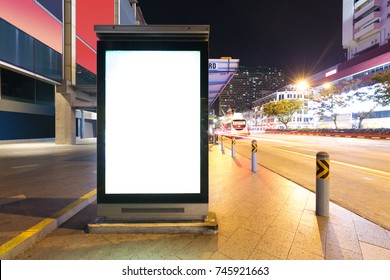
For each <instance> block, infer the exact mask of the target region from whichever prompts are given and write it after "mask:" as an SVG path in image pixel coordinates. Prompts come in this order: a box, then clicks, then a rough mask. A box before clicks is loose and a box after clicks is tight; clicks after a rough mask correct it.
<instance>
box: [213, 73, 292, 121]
mask: <svg viewBox="0 0 390 280" xmlns="http://www.w3.org/2000/svg"><path fill="white" fill-rule="evenodd" d="M285 85H287V82H286V78H285V76H284V75H283V73H282V71H281V70H279V69H277V68H271V67H245V66H240V67H239V68H238V70H237V72H236V73H235V75H234V77H233V78H232V80H231V81H230V83H229V84H228V85H227V86H226V87H225V89H224V90H223V91H222V92H221V94H220V96H219V106H220V107H219V108H220V114H222V115H223V114H224V112H225V113H226V112H227V110H228V109H229V108H231V109H232V110H233V111H234V112H244V111H249V110H251V108H252V103H253V101H255V100H257V99H259V98H262V97H264V96H267V95H268V94H271V93H272V92H274V91H275V90H276V89H278V88H281V87H283V86H285Z"/></svg>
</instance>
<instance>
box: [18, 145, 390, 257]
mask: <svg viewBox="0 0 390 280" xmlns="http://www.w3.org/2000/svg"><path fill="white" fill-rule="evenodd" d="M209 157H210V158H209V169H210V183H209V186H210V211H212V212H215V213H216V215H217V218H218V224H219V232H218V234H217V235H213V236H208V235H164V234H143V235H142V234H86V233H84V231H83V229H84V228H85V226H86V225H87V224H88V223H90V222H91V221H93V220H94V219H95V218H96V204H95V203H92V204H90V205H89V206H87V207H86V208H85V209H84V210H82V211H81V212H79V213H78V214H76V215H75V216H74V217H73V218H71V219H70V220H69V221H67V222H65V223H64V224H62V225H61V226H60V227H59V228H58V229H57V230H55V231H54V232H52V233H51V234H49V235H48V236H47V237H46V238H44V239H43V240H42V241H40V242H38V243H36V244H35V246H33V247H32V248H31V249H30V250H27V251H26V252H24V253H23V254H20V255H18V256H17V257H16V259H72V260H73V259H74V260H77V259H93V260H97V259H113V260H114V259H155V260H160V259H170V260H175V259H184V260H191V259H199V260H201V259H215V260H225V259H226V260H230V259H234V260H248V259H265V260H274V259H283V260H285V259H288V260H290V259H291V260H306V259H309V260H323V259H327V260H350V259H352V260H361V259H365V260H368V259H381V260H390V232H389V231H387V230H385V229H383V228H381V227H379V226H377V225H375V224H373V223H371V222H369V221H367V220H365V219H363V218H361V217H359V216H357V215H355V214H354V213H351V212H349V211H348V210H346V209H344V208H342V207H340V206H337V205H335V204H333V203H331V204H330V217H329V218H326V217H317V216H316V215H315V194H313V193H311V192H310V191H308V190H306V189H304V188H302V187H300V186H298V185H297V184H295V183H293V182H291V181H289V180H287V179H285V178H283V177H281V176H279V175H277V174H275V173H273V172H271V171H269V170H267V169H265V168H263V167H261V166H259V167H258V171H257V172H256V173H252V172H251V162H250V160H249V159H247V158H244V157H242V156H240V155H238V154H237V156H236V158H235V159H233V158H232V157H231V156H230V150H226V153H225V154H222V153H221V150H220V147H219V146H214V147H212V148H211V150H210V153H209ZM313 176H314V175H313ZM313 180H315V178H313Z"/></svg>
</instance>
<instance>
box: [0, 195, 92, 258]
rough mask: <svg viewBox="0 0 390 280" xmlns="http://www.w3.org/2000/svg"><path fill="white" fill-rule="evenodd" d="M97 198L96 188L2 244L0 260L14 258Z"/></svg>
mask: <svg viewBox="0 0 390 280" xmlns="http://www.w3.org/2000/svg"><path fill="white" fill-rule="evenodd" d="M95 200H96V189H95V190H92V191H90V192H89V193H87V194H85V195H83V196H82V197H81V198H79V199H77V200H76V201H74V202H72V203H71V204H69V205H68V206H66V207H65V208H63V209H61V210H60V211H58V212H57V213H55V214H54V215H53V216H51V217H50V218H46V219H44V220H43V221H41V222H39V223H38V224H36V225H34V226H32V227H31V228H29V229H27V230H26V231H24V232H22V233H21V234H19V235H18V236H16V237H14V238H12V239H11V240H9V241H8V242H6V243H4V244H3V245H1V246H0V260H12V259H14V258H15V257H16V256H17V255H19V254H21V253H22V252H24V251H25V250H27V249H29V248H30V247H32V246H33V245H34V244H35V243H36V242H38V241H39V240H41V239H42V238H44V237H45V236H46V235H48V234H49V233H51V232H52V231H53V230H55V229H57V228H58V227H59V226H60V225H62V224H63V223H64V222H66V221H67V220H68V219H70V218H71V217H73V216H74V215H76V214H77V213H78V212H80V211H81V210H83V209H84V208H85V207H87V206H88V205H89V204H91V203H92V202H93V201H95Z"/></svg>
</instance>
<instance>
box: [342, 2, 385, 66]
mask: <svg viewBox="0 0 390 280" xmlns="http://www.w3.org/2000/svg"><path fill="white" fill-rule="evenodd" d="M389 39H390V1H387V0H386V1H382V0H343V36H342V40H343V47H344V48H345V49H346V50H347V60H350V59H352V58H355V57H358V56H360V55H362V54H364V53H366V52H368V51H370V50H372V49H375V48H377V47H380V46H383V45H386V44H387V43H388V42H389Z"/></svg>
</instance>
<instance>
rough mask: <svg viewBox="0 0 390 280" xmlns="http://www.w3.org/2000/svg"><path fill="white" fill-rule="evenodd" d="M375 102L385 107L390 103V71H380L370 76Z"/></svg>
mask: <svg viewBox="0 0 390 280" xmlns="http://www.w3.org/2000/svg"><path fill="white" fill-rule="evenodd" d="M370 83H371V87H372V88H373V89H374V95H375V98H374V100H375V102H377V103H378V104H379V105H381V106H383V107H385V106H388V105H390V71H385V72H379V73H377V74H374V75H373V76H372V77H371V78H370Z"/></svg>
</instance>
